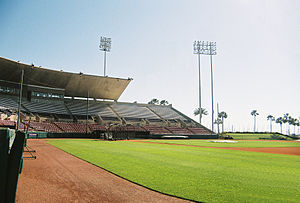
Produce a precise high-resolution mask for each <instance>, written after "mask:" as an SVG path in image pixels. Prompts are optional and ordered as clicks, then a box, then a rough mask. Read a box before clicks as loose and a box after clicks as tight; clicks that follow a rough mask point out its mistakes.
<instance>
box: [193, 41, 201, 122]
mask: <svg viewBox="0 0 300 203" xmlns="http://www.w3.org/2000/svg"><path fill="white" fill-rule="evenodd" d="M200 44H201V42H200V41H194V54H197V55H198V66H199V123H200V124H201V120H202V107H201V71H200V54H201V48H200V47H201V45H200Z"/></svg>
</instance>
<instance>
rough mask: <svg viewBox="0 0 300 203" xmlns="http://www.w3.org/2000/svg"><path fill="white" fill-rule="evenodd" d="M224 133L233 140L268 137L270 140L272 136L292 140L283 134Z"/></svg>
mask: <svg viewBox="0 0 300 203" xmlns="http://www.w3.org/2000/svg"><path fill="white" fill-rule="evenodd" d="M226 135H229V136H230V137H232V138H233V139H235V140H259V139H270V140H272V139H273V138H272V136H276V137H277V138H282V139H286V140H292V138H289V137H286V136H283V135H278V134H274V133H262V134H258V133H253V134H251V133H226Z"/></svg>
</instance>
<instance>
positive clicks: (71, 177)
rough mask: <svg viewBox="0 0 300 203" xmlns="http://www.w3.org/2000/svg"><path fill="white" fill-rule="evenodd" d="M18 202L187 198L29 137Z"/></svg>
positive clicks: (18, 190)
mask: <svg viewBox="0 0 300 203" xmlns="http://www.w3.org/2000/svg"><path fill="white" fill-rule="evenodd" d="M28 146H30V147H32V148H33V149H35V150H36V151H37V153H36V155H37V159H36V160H33V159H31V160H30V159H25V160H24V166H23V171H22V173H21V174H20V177H19V183H18V189H17V197H16V200H17V202H19V203H21V202H25V203H28V202H37V203H40V202H55V203H56V202H122V203H123V202H155V203H156V202H187V201H184V200H181V199H177V198H173V197H170V196H167V195H163V194H160V193H158V192H154V191H151V190H148V189H146V188H144V187H141V186H138V185H136V184H133V183H131V182H129V181H126V180H124V179H122V178H120V177H117V176H115V175H113V174H111V173H109V172H107V171H105V170H103V169H101V168H99V167H96V166H94V165H92V164H89V163H87V162H85V161H83V160H81V159H78V158H76V157H74V156H71V155H69V154H67V153H65V152H63V151H61V150H59V149H57V148H55V147H53V146H51V145H49V144H47V143H46V141H45V140H33V139H31V140H28Z"/></svg>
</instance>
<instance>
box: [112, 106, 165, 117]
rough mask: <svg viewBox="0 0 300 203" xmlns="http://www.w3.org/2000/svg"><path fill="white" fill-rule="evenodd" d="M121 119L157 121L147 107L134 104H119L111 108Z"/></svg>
mask: <svg viewBox="0 0 300 203" xmlns="http://www.w3.org/2000/svg"><path fill="white" fill-rule="evenodd" d="M111 107H112V108H113V109H114V110H115V111H116V112H117V113H118V114H119V115H120V116H121V117H123V118H125V119H126V118H128V120H130V119H132V118H139V119H143V118H144V119H159V117H158V116H157V115H155V114H154V113H153V112H151V111H150V110H149V109H147V107H143V106H138V105H135V104H119V103H115V104H113V105H112V106H111Z"/></svg>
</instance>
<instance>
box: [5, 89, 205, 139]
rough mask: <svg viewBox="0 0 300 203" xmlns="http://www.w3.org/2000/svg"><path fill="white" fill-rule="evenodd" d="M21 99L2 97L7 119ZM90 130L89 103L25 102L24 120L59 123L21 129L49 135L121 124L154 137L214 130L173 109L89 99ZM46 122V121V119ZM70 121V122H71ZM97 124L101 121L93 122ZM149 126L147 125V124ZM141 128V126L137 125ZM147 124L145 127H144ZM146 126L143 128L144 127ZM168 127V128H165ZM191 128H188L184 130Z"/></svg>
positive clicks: (27, 125)
mask: <svg viewBox="0 0 300 203" xmlns="http://www.w3.org/2000/svg"><path fill="white" fill-rule="evenodd" d="M17 108H18V97H17V96H11V95H0V109H1V113H4V114H6V116H4V117H3V118H7V116H11V114H16V111H15V110H16V109H17ZM88 108H89V109H88V115H89V116H88V119H89V124H88V129H86V128H87V126H86V124H85V123H81V122H80V120H85V119H86V113H87V101H86V100H79V99H65V100H62V99H49V98H48V99H46V98H40V99H37V98H33V99H32V100H31V101H28V100H27V99H26V98H23V99H22V108H21V110H22V117H25V119H31V118H32V117H33V118H35V117H36V118H38V117H46V118H47V117H49V119H47V120H52V121H53V120H54V121H55V122H36V121H31V122H28V121H24V122H23V123H20V127H19V129H20V130H29V131H30V130H33V131H45V132H66V133H86V131H87V130H88V132H93V131H95V130H100V131H101V130H102V131H106V130H107V129H108V126H109V125H110V124H121V123H122V125H121V126H119V127H116V126H118V125H115V126H114V127H112V128H111V130H113V129H117V130H123V131H139V132H142V131H143V132H145V131H148V132H150V134H153V135H210V134H211V132H210V130H208V129H206V128H202V127H201V125H199V124H197V123H195V121H193V120H192V119H189V118H188V117H186V116H184V115H183V114H181V113H180V112H178V111H177V110H175V109H174V108H172V106H170V105H169V106H163V105H153V104H151V105H147V104H137V103H119V102H111V101H96V100H89V106H88ZM42 120H44V119H42ZM67 121H68V122H67ZM93 121H97V122H101V123H102V124H101V125H100V124H98V123H96V122H95V123H91V122H93ZM146 123H147V125H145V124H146ZM137 125H139V126H137ZM143 125H145V126H143ZM0 126H8V127H14V126H15V122H14V121H10V120H0ZM140 126H143V127H140ZM163 126H166V127H163ZM180 126H188V127H185V128H183V127H180Z"/></svg>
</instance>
